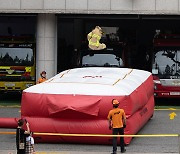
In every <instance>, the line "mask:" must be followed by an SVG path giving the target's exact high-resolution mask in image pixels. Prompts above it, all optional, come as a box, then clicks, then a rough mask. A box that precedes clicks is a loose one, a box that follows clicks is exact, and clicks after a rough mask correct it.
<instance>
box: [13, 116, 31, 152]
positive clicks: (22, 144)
mask: <svg viewBox="0 0 180 154" xmlns="http://www.w3.org/2000/svg"><path fill="white" fill-rule="evenodd" d="M24 123H25V120H23V119H20V120H18V127H17V129H16V148H17V154H25V153H26V134H30V128H29V123H28V122H26V127H27V131H26V130H24V128H23V126H24Z"/></svg>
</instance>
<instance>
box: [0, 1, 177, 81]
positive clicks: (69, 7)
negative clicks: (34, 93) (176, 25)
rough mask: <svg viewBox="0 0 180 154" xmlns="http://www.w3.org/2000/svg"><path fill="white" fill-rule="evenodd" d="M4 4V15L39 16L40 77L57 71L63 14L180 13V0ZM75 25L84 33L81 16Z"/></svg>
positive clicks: (2, 6) (1, 6)
mask: <svg viewBox="0 0 180 154" xmlns="http://www.w3.org/2000/svg"><path fill="white" fill-rule="evenodd" d="M0 4H1V5H0V15H1V16H8V17H10V16H16V15H17V16H18V15H19V16H26V15H27V16H30V15H34V16H36V19H37V22H36V34H35V35H36V51H37V55H36V77H38V76H39V73H40V72H41V71H42V70H46V72H47V77H48V78H50V77H52V76H54V75H55V74H56V73H57V63H58V62H57V50H58V49H57V48H58V47H57V46H58V45H57V44H59V43H61V41H58V39H57V38H58V37H57V34H58V30H57V24H58V22H61V20H58V19H61V16H59V15H63V16H66V15H71V18H72V16H73V15H83V18H85V17H86V15H92V16H93V15H96V16H98V15H102V14H104V15H108V18H111V17H110V16H111V15H116V16H118V15H136V16H138V15H176V16H178V15H179V14H180V0H0ZM99 18H100V16H99ZM57 20H58V21H57ZM1 24H3V23H1ZM74 25H75V28H74V29H73V32H74V33H78V34H79V33H81V32H78V31H79V27H81V26H82V24H81V21H78V19H77V20H76V21H75V24H74ZM27 31H28V29H27ZM77 39H78V38H77ZM77 39H75V40H73V41H77Z"/></svg>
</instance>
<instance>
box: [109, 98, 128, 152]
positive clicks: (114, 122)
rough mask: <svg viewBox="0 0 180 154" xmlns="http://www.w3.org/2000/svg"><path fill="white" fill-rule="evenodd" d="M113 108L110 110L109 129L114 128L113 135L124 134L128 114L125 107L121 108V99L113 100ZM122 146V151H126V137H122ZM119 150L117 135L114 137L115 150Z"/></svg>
mask: <svg viewBox="0 0 180 154" xmlns="http://www.w3.org/2000/svg"><path fill="white" fill-rule="evenodd" d="M112 104H113V109H112V110H110V111H109V114H108V117H107V118H108V121H109V129H110V130H111V129H112V132H113V135H118V134H119V135H124V128H125V127H126V115H125V112H124V110H123V109H120V108H119V104H120V103H119V101H118V100H116V99H113V100H112ZM120 148H121V153H124V152H126V149H125V147H124V137H120ZM116 152H117V137H113V152H112V154H116Z"/></svg>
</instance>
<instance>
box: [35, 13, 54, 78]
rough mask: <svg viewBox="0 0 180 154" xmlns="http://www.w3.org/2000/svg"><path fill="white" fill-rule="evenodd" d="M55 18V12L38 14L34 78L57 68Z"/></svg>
mask: <svg viewBox="0 0 180 154" xmlns="http://www.w3.org/2000/svg"><path fill="white" fill-rule="evenodd" d="M56 21H57V19H56V16H55V14H38V17H37V36H36V39H37V40H36V79H38V78H39V77H40V72H42V71H46V73H47V78H48V79H49V78H51V77H52V76H54V75H55V74H56V70H57V58H56V57H57V36H56V35H57V22H56Z"/></svg>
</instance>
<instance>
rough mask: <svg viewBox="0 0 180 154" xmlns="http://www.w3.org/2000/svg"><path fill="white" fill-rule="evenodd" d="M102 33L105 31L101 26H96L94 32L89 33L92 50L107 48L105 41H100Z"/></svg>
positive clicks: (88, 37)
mask: <svg viewBox="0 0 180 154" xmlns="http://www.w3.org/2000/svg"><path fill="white" fill-rule="evenodd" d="M102 35H103V31H102V29H101V27H99V26H96V27H95V29H93V30H92V32H90V33H89V34H88V35H87V39H88V41H89V48H90V49H91V50H102V49H105V48H106V45H105V44H104V43H100V42H99V41H100V39H101V36H102Z"/></svg>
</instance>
